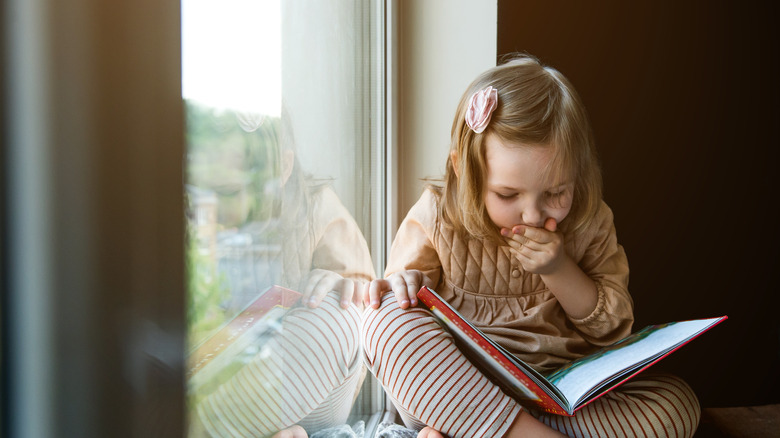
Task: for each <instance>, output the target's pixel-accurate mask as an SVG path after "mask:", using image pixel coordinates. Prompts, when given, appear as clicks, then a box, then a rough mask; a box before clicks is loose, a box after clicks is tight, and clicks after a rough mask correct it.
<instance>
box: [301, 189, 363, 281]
mask: <svg viewBox="0 0 780 438" xmlns="http://www.w3.org/2000/svg"><path fill="white" fill-rule="evenodd" d="M316 202H317V205H316V208H315V210H314V215H315V221H314V223H315V224H317V228H316V229H315V236H316V238H317V242H316V246H315V248H314V254H313V257H312V269H326V270H329V271H333V272H335V273H337V274H339V275H341V276H342V277H345V278H351V279H353V280H365V281H370V280H373V279H374V278H375V277H376V274H375V271H374V266H373V262H372V261H371V254H370V252H369V250H368V244H367V243H366V239H365V237H363V233H362V232H361V231H360V228H359V227H358V225H357V223H356V222H355V219H353V218H352V215H350V214H349V211H347V209H346V207H344V205H343V204H342V203H341V201H340V200H339V198H338V197H337V196H336V194H335V193H334V192H333V191H332V190H330V189H329V188H325V189H323V190H322V192H321V196H320V198H319V199H317V201H316Z"/></svg>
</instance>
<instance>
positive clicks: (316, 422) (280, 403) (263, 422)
mask: <svg viewBox="0 0 780 438" xmlns="http://www.w3.org/2000/svg"><path fill="white" fill-rule="evenodd" d="M359 327H360V312H359V311H358V309H357V308H356V307H354V306H350V308H348V309H341V307H340V305H339V295H338V294H337V293H335V292H334V293H331V294H329V295H328V296H327V297H326V298H325V299H324V300H323V301H322V303H320V305H319V307H317V308H315V309H309V308H305V307H297V308H294V309H292V310H290V311H289V312H288V313H287V314H286V315H285V316H284V319H283V322H282V324H281V328H280V329H279V330H278V331H277V332H276V333H274V334H273V335H271V336H270V339H268V340H267V342H265V343H264V344H263V346H262V347H261V348H259V349H258V351H257V352H256V353H255V354H254V355H253V356H252V357H251V360H249V361H247V363H245V364H236V365H237V368H238V369H237V370H236V371H235V372H234V373H233V374H232V375H229V376H228V377H226V378H224V380H225V381H224V382H221V384H220V385H219V386H218V387H216V389H214V390H213V391H212V392H210V393H208V394H196V397H198V399H199V401H198V402H197V405H196V413H197V417H198V418H197V419H198V420H199V422H200V423H201V424H202V426H203V428H204V429H205V430H206V431H207V432H208V434H209V435H210V436H219V437H223V436H242V437H243V436H268V435H272V434H273V433H275V432H277V431H280V430H283V429H286V428H288V427H290V426H292V425H295V424H299V425H301V426H303V427H304V428H305V429H307V430H308V431H310V432H312V431H316V430H319V429H324V428H328V427H333V426H335V425H338V424H343V423H345V422H346V420H347V416H348V415H349V411H350V409H351V406H352V402H353V400H354V397H355V394H356V392H357V389H358V386H359V385H360V381H361V379H362V376H363V375H364V374H363V372H364V371H365V368H364V367H363V364H362V361H361V357H360V343H359V337H358V336H359Z"/></svg>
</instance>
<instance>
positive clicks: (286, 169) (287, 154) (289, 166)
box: [282, 149, 295, 185]
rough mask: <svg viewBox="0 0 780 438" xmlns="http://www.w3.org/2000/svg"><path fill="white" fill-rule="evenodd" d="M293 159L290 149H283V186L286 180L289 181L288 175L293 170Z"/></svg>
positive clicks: (293, 155) (293, 153)
mask: <svg viewBox="0 0 780 438" xmlns="http://www.w3.org/2000/svg"><path fill="white" fill-rule="evenodd" d="M294 158H295V152H293V151H292V150H290V149H285V150H284V151H283V152H282V185H284V184H285V183H286V182H287V180H288V179H290V175H291V174H292V170H293V164H295V163H294Z"/></svg>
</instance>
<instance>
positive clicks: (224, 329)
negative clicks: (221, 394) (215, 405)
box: [186, 285, 301, 391]
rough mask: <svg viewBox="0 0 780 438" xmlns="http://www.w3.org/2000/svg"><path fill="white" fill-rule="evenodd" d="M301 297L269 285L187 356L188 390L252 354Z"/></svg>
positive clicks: (211, 380) (198, 386)
mask: <svg viewBox="0 0 780 438" xmlns="http://www.w3.org/2000/svg"><path fill="white" fill-rule="evenodd" d="M300 298H301V294H300V293H299V292H296V291H294V290H290V289H287V288H284V287H281V286H276V285H274V286H271V287H270V288H268V289H266V290H265V291H263V292H261V293H260V294H259V295H258V296H257V297H256V298H255V299H254V300H253V301H252V302H251V303H249V305H247V306H246V307H245V308H244V309H242V310H241V311H240V312H238V314H237V315H236V316H235V317H233V318H232V319H230V320H229V321H228V322H226V323H225V324H223V325H222V326H221V327H220V328H219V329H217V330H216V331H215V332H214V334H212V335H211V336H209V337H208V338H207V339H206V340H205V341H203V342H202V343H201V344H200V345H198V346H197V347H195V348H194V349H193V351H192V352H191V353H190V355H189V366H188V369H187V373H186V377H187V380H188V385H189V387H190V390H191V391H198V390H199V389H200V388H202V387H203V386H205V385H209V384H213V383H214V382H215V380H219V379H216V377H218V376H219V375H220V374H224V373H225V372H227V371H229V370H230V369H232V368H235V366H234V365H236V364H239V365H240V363H241V362H242V358H243V356H245V355H252V354H254V353H256V351H255V350H257V348H258V344H259V342H258V340H259V339H260V338H261V337H262V336H263V334H265V333H267V332H268V331H269V330H271V329H274V327H275V326H277V325H278V324H279V320H280V319H281V318H282V316H284V314H285V313H286V312H287V310H288V309H290V307H292V306H293V305H295V303H297V302H298V300H300Z"/></svg>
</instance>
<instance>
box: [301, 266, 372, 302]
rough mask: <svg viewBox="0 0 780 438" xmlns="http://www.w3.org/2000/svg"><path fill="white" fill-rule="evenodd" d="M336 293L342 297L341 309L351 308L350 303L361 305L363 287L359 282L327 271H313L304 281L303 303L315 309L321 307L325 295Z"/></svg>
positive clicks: (302, 288)
mask: <svg viewBox="0 0 780 438" xmlns="http://www.w3.org/2000/svg"><path fill="white" fill-rule="evenodd" d="M331 291H336V292H338V293H339V294H340V295H341V307H342V308H344V309H346V308H347V307H349V303H350V301H353V302H355V303H356V304H359V303H360V301H361V299H360V298H361V295H362V291H363V287H362V285H361V284H359V283H358V282H355V281H353V280H351V279H349V278H344V277H342V276H341V275H339V274H337V273H335V272H333V271H328V270H325V269H313V270H312V271H311V272H309V275H307V276H306V278H305V279H304V280H303V286H302V287H301V293H302V294H303V299H302V301H301V302H302V303H304V304H305V305H306V306H308V307H311V308H315V307H317V306H319V305H320V303H321V302H322V300H323V298H325V295H327V294H329V293H330V292H331Z"/></svg>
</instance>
